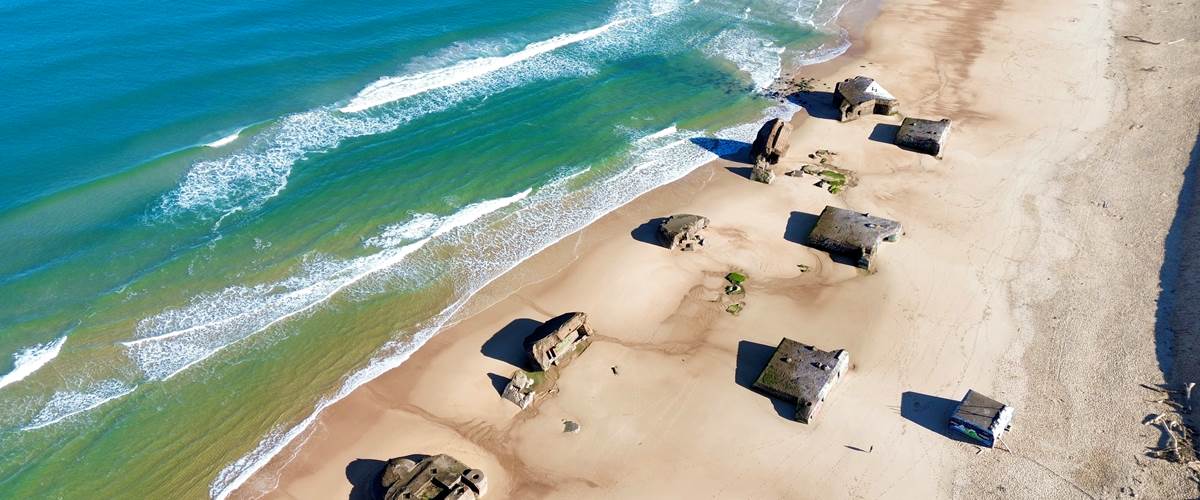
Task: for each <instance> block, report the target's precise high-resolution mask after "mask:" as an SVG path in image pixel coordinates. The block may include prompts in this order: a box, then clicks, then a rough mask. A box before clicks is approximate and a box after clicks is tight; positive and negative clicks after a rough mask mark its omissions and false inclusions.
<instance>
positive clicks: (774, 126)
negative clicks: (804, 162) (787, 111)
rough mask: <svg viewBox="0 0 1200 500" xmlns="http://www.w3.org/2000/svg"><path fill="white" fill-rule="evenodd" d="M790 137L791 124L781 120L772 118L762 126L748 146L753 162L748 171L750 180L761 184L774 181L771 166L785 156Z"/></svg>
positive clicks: (773, 172)
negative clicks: (752, 142)
mask: <svg viewBox="0 0 1200 500" xmlns="http://www.w3.org/2000/svg"><path fill="white" fill-rule="evenodd" d="M791 135H792V124H791V123H790V122H787V121H785V120H783V119H782V118H772V119H770V120H767V123H764V124H763V126H762V128H760V129H759V130H758V136H757V137H755V138H754V144H752V145H751V146H750V159H751V161H753V162H754V167H753V168H752V169H751V170H750V179H751V180H753V181H757V182H761V183H763V184H770V183H771V182H773V181H774V180H775V171H774V170H772V169H771V166H772V165H775V164H776V163H779V159H780V158H782V157H783V155H785V154H787V151H788V148H789V147H790V140H791Z"/></svg>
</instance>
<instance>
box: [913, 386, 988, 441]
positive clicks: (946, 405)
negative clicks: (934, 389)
mask: <svg viewBox="0 0 1200 500" xmlns="http://www.w3.org/2000/svg"><path fill="white" fill-rule="evenodd" d="M958 403H959V402H958V401H957V400H954V399H946V398H942V397H938V396H930V395H928V394H921V393H919V392H912V391H905V392H904V394H901V395H900V416H901V417H903V418H904V419H905V420H908V421H909V422H912V423H914V424H917V425H919V426H921V427H924V428H925V429H927V430H929V431H930V432H933V433H935V434H940V435H942V436H943V437H946V438H948V439H952V440H954V441H959V442H962V443H967V444H974V445H978V444H979V443H976V442H974V441H971V440H969V439H967V437H966V436H963V435H962V434H959V433H957V432H954V431H951V430H950V415H951V414H953V413H954V408H955V407H956V406H958Z"/></svg>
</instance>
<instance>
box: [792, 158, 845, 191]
mask: <svg viewBox="0 0 1200 500" xmlns="http://www.w3.org/2000/svg"><path fill="white" fill-rule="evenodd" d="M836 156H837V153H835V152H833V151H830V150H828V149H818V150H817V151H816V152H815V153H811V154H809V155H808V158H809V159H812V160H816V161H817V163H805V164H802V165H800V168H798V169H796V170H792V171H790V172H788V173H787V174H786V175H787V176H789V177H804V176H805V175H812V176H815V177H816V178H817V182H816V184H814V185H815V186H817V187H819V188H821V189H825V190H827V191H829V192H830V193H831V194H838V193H840V192H842V191H845V190H846V189H847V188H850V187H854V186H855V185H857V184H858V179H857V178H856V177H855V176H854V173H853V172H851V171H849V170H846V169H843V168H841V167H838V166H837V165H834V164H833V159H834V157H836Z"/></svg>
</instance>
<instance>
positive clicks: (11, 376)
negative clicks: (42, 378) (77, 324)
mask: <svg viewBox="0 0 1200 500" xmlns="http://www.w3.org/2000/svg"><path fill="white" fill-rule="evenodd" d="M66 342H67V337H65V336H63V337H59V338H58V339H56V340H54V341H52V342H47V343H45V344H38V345H35V346H31V347H27V348H25V349H22V350H21V351H19V352H17V353H16V354H13V369H12V371H10V372H8V373H6V374H4V376H3V377H0V388H3V387H5V386H7V385H10V384H15V383H17V382H20V381H22V380H25V377H28V376H30V375H32V374H33V372H36V371H38V369H40V368H41V367H43V366H46V363H49V362H50V361H51V360H53V359H54V358H56V357H58V352H59V351H60V350H62V346H63V344H64V343H66Z"/></svg>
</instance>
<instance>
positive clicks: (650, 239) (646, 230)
mask: <svg viewBox="0 0 1200 500" xmlns="http://www.w3.org/2000/svg"><path fill="white" fill-rule="evenodd" d="M666 221H667V218H666V217H656V218H653V219H650V220H648V221H646V222H645V223H643V224H642V225H640V226H638V227H636V228H634V229H633V231H630V232H629V236H632V237H633V239H634V240H637V241H640V242H642V243H645V244H647V245H654V246H656V247H660V248H666V246H664V245H663V243H662V240H661V239H659V237H658V228H659V226H662V224H663V223H664V222H666Z"/></svg>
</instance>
